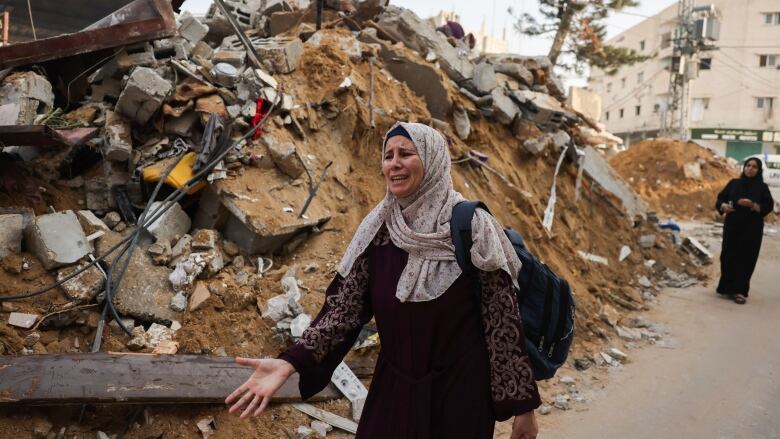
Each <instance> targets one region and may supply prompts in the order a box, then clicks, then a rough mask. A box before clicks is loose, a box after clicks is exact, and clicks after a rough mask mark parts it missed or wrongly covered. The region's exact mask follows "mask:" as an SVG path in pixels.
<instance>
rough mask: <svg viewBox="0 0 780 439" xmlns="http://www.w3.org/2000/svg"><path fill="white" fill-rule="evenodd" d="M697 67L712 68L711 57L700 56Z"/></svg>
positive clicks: (702, 68)
mask: <svg viewBox="0 0 780 439" xmlns="http://www.w3.org/2000/svg"><path fill="white" fill-rule="evenodd" d="M699 69H701V70H710V69H712V58H702V59H700V60H699Z"/></svg>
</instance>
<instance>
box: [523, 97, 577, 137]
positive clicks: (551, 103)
mask: <svg viewBox="0 0 780 439" xmlns="http://www.w3.org/2000/svg"><path fill="white" fill-rule="evenodd" d="M510 96H511V97H512V100H514V101H515V102H517V104H518V105H520V106H521V107H522V108H523V116H524V117H526V118H528V119H530V120H531V121H532V122H534V123H535V124H537V125H538V126H539V127H540V128H542V129H543V130H545V131H553V130H556V129H558V128H559V127H560V126H561V124H562V123H563V122H564V121H565V120H566V119H567V118H568V119H576V115H574V114H572V113H570V112H569V111H567V110H566V109H565V108H564V107H563V106H562V105H561V103H560V102H558V101H557V100H556V99H555V98H553V97H552V96H550V95H548V94H545V93H539V92H535V91H531V90H513V91H512V92H511V93H510Z"/></svg>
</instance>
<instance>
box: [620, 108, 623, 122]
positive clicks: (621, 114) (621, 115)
mask: <svg viewBox="0 0 780 439" xmlns="http://www.w3.org/2000/svg"><path fill="white" fill-rule="evenodd" d="M620 118H621V119H622V118H623V109H622V108H621V109H620Z"/></svg>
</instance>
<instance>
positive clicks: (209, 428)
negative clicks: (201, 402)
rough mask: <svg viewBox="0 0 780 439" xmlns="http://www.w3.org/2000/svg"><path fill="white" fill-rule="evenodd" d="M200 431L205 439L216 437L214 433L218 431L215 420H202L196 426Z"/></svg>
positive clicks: (210, 417)
mask: <svg viewBox="0 0 780 439" xmlns="http://www.w3.org/2000/svg"><path fill="white" fill-rule="evenodd" d="M196 425H197V426H198V430H200V433H201V434H202V435H203V439H210V438H211V436H213V435H214V431H215V430H216V429H217V424H215V423H214V418H213V417H212V416H209V417H208V418H204V419H201V420H200V421H198V422H197V424H196Z"/></svg>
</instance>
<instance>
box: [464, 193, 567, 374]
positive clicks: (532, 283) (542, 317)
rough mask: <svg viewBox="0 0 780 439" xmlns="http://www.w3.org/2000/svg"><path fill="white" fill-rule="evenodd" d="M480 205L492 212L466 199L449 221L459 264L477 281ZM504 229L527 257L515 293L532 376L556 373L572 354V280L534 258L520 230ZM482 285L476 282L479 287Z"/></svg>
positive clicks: (515, 245)
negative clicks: (474, 259) (475, 236)
mask: <svg viewBox="0 0 780 439" xmlns="http://www.w3.org/2000/svg"><path fill="white" fill-rule="evenodd" d="M477 208H480V209H484V210H485V211H486V212H488V213H490V210H488V208H487V206H485V204H484V203H482V202H481V201H464V202H461V203H458V204H457V205H455V207H454V208H453V209H452V220H451V222H450V227H451V234H452V243H453V244H454V245H455V257H456V259H457V260H458V265H459V266H460V268H461V270H463V272H464V273H466V275H468V276H470V277H471V278H472V279H473V280H474V282H476V283H477V284H479V277H478V276H476V273H475V270H476V269H475V267H474V265H473V264H472V263H471V244H472V241H471V219H472V217H473V216H474V211H475V210H476V209H477ZM504 232H505V233H506V236H507V237H508V238H509V241H511V242H512V246H513V247H514V248H515V252H516V253H517V256H518V257H519V258H520V262H522V263H523V267H522V268H521V269H520V273H519V274H518V278H517V281H518V284H519V287H520V288H519V290H517V289H516V291H515V294H516V295H517V303H518V305H519V308H520V318H521V321H522V323H523V332H524V333H525V343H526V348H527V351H528V356H529V357H530V359H531V365H532V367H533V371H534V378H536V379H537V380H546V379H549V378H552V377H553V376H554V375H555V372H556V371H557V370H558V368H559V367H561V366H562V365H563V363H564V362H565V361H566V356H567V355H568V354H569V348H570V347H571V342H572V339H573V338H574V308H575V305H574V297H573V296H572V293H571V288H570V287H569V283H568V282H566V280H565V279H563V278H561V277H559V276H558V275H556V274H555V273H554V272H553V271H552V270H551V269H550V268H549V267H547V266H546V265H544V264H543V263H542V262H540V261H539V260H538V259H536V258H535V257H534V256H533V255H532V254H531V253H530V252H529V251H528V249H527V248H526V247H525V244H524V243H523V237H522V236H521V235H520V234H519V233H517V232H515V231H514V230H511V229H506V230H504ZM477 286H479V285H477ZM480 291H481V290H480V289H479V288H478V289H477V292H480Z"/></svg>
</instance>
